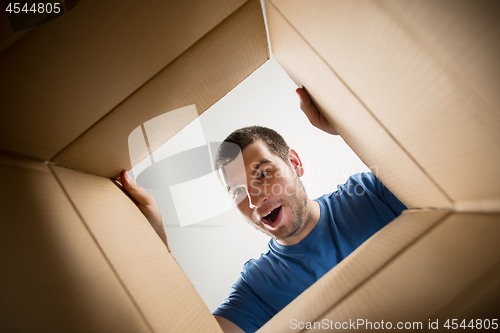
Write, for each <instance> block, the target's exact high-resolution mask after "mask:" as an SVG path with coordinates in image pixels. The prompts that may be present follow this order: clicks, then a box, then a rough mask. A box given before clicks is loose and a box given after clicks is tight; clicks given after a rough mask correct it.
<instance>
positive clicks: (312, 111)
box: [295, 88, 339, 135]
mask: <svg viewBox="0 0 500 333" xmlns="http://www.w3.org/2000/svg"><path fill="white" fill-rule="evenodd" d="M295 92H296V93H297V95H299V98H300V108H301V109H302V111H304V113H305V114H306V116H307V118H308V119H309V121H310V122H311V124H312V125H313V126H314V127H316V128H319V129H320V130H322V131H324V132H326V133H329V134H332V135H339V133H338V132H337V131H336V130H335V128H333V126H332V125H330V123H329V122H328V120H326V118H325V117H323V115H322V114H321V113H320V112H319V110H318V109H317V108H316V105H314V103H313V102H312V101H311V98H310V97H309V94H308V93H307V92H306V91H305V90H304V89H303V88H297V90H295Z"/></svg>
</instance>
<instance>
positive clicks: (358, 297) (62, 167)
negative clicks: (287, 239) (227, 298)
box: [0, 0, 500, 332]
mask: <svg viewBox="0 0 500 333" xmlns="http://www.w3.org/2000/svg"><path fill="white" fill-rule="evenodd" d="M265 3H266V15H267V22H268V29H269V36H270V44H271V47H272V52H273V54H274V56H275V57H276V59H277V60H278V62H279V63H280V65H281V66H282V67H283V68H284V69H285V70H286V72H287V73H288V74H289V75H290V77H291V78H292V79H293V80H294V81H295V82H296V83H297V85H299V86H304V87H305V88H306V89H307V91H308V92H309V94H310V95H311V97H312V99H313V101H314V102H315V104H316V105H317V106H318V107H319V108H320V109H321V111H322V112H323V113H324V115H325V117H326V118H327V119H328V121H329V122H331V123H332V125H334V126H335V128H336V129H337V130H338V131H339V133H340V134H341V135H342V137H343V138H344V139H345V140H346V142H347V143H348V144H349V145H350V146H351V147H352V148H353V150H354V151H355V152H356V153H357V154H358V155H359V156H360V157H361V159H362V160H363V161H364V162H365V163H366V164H367V165H369V166H376V167H377V168H378V176H379V178H380V179H381V180H382V181H383V182H384V184H386V185H387V186H388V188H389V189H390V190H391V191H392V192H393V193H395V194H396V195H397V196H398V197H399V198H400V199H401V200H402V201H403V202H404V203H405V204H406V205H407V206H408V207H410V208H412V210H414V211H411V212H408V213H405V214H403V215H402V216H400V217H399V218H398V219H397V220H396V221H394V222H393V223H391V224H390V225H389V226H388V227H387V228H385V229H383V230H382V231H381V232H380V233H379V234H377V235H375V236H374V237H373V238H372V239H370V240H369V241H368V242H367V243H365V244H364V245H363V246H362V247H360V248H359V249H358V250H357V251H356V252H355V253H353V255H352V256H350V257H349V258H348V259H346V260H345V261H344V262H343V263H342V264H341V265H338V266H337V267H336V268H334V269H333V270H332V271H331V272H330V273H328V274H327V275H325V277H323V278H322V279H321V280H320V281H318V283H316V284H315V285H313V286H312V287H311V288H310V289H308V290H306V292H304V293H303V294H302V295H301V296H299V298H297V299H296V300H295V301H294V302H292V303H290V305H289V306H288V307H286V308H285V309H284V310H283V311H282V312H281V313H280V314H278V315H277V316H276V317H275V318H273V319H272V320H271V321H270V322H269V323H268V324H266V325H265V326H264V327H263V328H262V331H263V332H265V331H269V332H280V331H287V330H289V329H290V326H289V325H290V320H291V319H296V318H298V319H297V320H299V319H301V320H304V321H316V320H319V319H324V318H326V319H329V320H334V321H340V322H343V321H346V320H347V319H355V318H356V319H357V318H359V317H360V316H363V317H364V318H366V319H369V320H373V321H377V320H381V319H382V320H401V321H406V320H421V321H423V322H426V321H427V320H434V319H445V318H451V317H452V316H462V317H464V318H465V317H469V316H473V315H481V316H487V315H494V314H495V310H496V309H498V308H499V307H498V297H496V296H497V295H498V293H499V290H500V286H499V284H498V281H499V278H498V277H499V262H498V256H497V253H498V245H497V239H498V236H499V235H500V230H499V228H498V225H499V217H500V216H499V212H500V186H499V185H500V175H499V174H498V167H499V165H500V160H499V159H500V155H499V154H498V151H499V150H500V137H499V136H500V131H499V128H500V116H499V115H500V112H499V111H500V100H499V99H498V98H499V97H498V93H497V91H498V90H499V88H500V79H499V78H500V75H499V74H500V66H498V61H497V59H499V56H500V47H499V44H498V40H499V39H500V38H499V37H500V29H499V26H498V25H499V21H498V20H497V17H498V13H499V4H498V2H496V1H487V0H485V1H474V2H460V3H457V2H454V1H451V0H440V1H433V2H425V3H424V2H400V1H393V0H377V1H372V2H352V1H321V0H317V1H312V2H307V3H305V2H303V1H298V0H297V1H289V0H287V1H285V0H266V2H265ZM171 6H172V3H170V2H164V3H163V2H162V3H156V4H155V5H152V6H151V7H143V6H141V5H140V4H127V5H126V6H125V5H122V3H121V2H119V1H108V2H106V4H102V3H101V2H98V1H94V0H93V1H85V2H80V3H79V4H78V5H77V6H76V7H75V8H74V9H72V10H71V11H70V12H68V13H66V14H65V15H63V16H61V17H60V18H58V19H56V20H53V21H50V22H47V23H46V24H43V25H41V26H38V27H35V28H33V29H31V30H28V31H25V32H22V33H20V34H18V35H15V34H12V33H11V32H9V30H8V29H9V28H10V27H9V26H8V25H7V24H4V23H2V25H0V28H1V29H2V30H1V35H0V36H1V42H2V47H1V48H0V50H1V54H0V74H1V77H2V80H1V82H2V89H0V103H1V104H0V106H1V109H2V112H1V114H0V128H1V131H0V151H1V163H0V165H1V168H2V170H3V172H2V174H3V177H2V179H1V182H2V186H1V187H2V192H1V195H2V197H1V198H2V200H1V203H0V205H1V208H2V209H1V211H2V217H3V219H4V220H5V221H9V222H11V223H3V224H2V227H1V228H2V232H1V233H0V235H1V236H0V237H2V242H0V243H1V244H2V245H1V248H2V251H1V253H2V262H5V263H6V264H7V268H8V269H6V272H7V274H2V283H1V285H2V295H6V297H2V301H1V302H2V303H1V304H2V323H3V325H5V326H6V327H7V328H12V329H13V330H14V329H16V330H33V329H37V330H38V331H43V330H47V331H51V330H52V331H53V330H58V329H59V330H72V331H75V330H77V331H78V330H80V331H89V330H91V331H103V332H107V331H110V330H120V331H127V330H130V331H163V330H166V328H167V327H169V328H170V327H173V328H174V330H175V331H186V332H187V331H201V330H203V331H205V332H218V331H220V328H219V327H218V325H217V324H216V322H215V321H214V320H213V317H212V316H211V315H210V313H209V311H208V310H207V309H206V307H205V306H204V305H203V303H202V302H201V300H200V299H199V297H198V295H197V293H196V291H195V290H194V289H193V288H192V285H191V284H190V283H189V281H188V280H187V278H186V277H185V275H184V273H183V272H182V270H181V269H180V268H179V267H178V265H177V264H176V262H175V260H173V258H172V257H171V256H169V255H168V253H165V250H164V248H163V247H162V244H161V243H160V242H159V240H158V239H157V238H155V235H154V233H153V231H152V230H151V228H149V227H148V224H147V221H146V220H145V218H144V217H142V216H141V215H140V213H139V212H138V210H137V209H136V208H135V207H134V205H133V203H132V202H131V201H130V200H129V199H128V198H127V197H126V196H125V195H124V194H123V193H122V192H121V191H120V190H119V189H118V188H117V187H116V186H115V185H114V184H113V183H112V182H111V181H110V180H109V179H108V178H114V177H116V176H117V175H118V173H119V172H120V171H121V170H123V169H130V167H131V166H132V165H131V164H130V158H129V151H128V136H129V134H130V133H131V132H132V131H133V130H134V129H135V128H137V127H138V126H139V125H140V124H143V123H145V122H147V121H148V120H149V119H152V118H154V117H156V116H159V115H161V114H164V113H165V112H167V111H172V110H176V109H178V108H181V107H185V106H188V105H193V104H194V105H196V112H197V113H198V114H201V113H203V112H204V111H205V110H206V109H208V108H209V107H210V106H211V105H212V104H213V103H215V102H216V101H217V100H219V99H221V98H222V97H223V96H224V95H225V94H226V93H227V92H228V91H229V90H231V89H232V88H233V87H234V86H236V85H237V84H238V83H239V82H241V81H242V80H243V79H244V78H245V77H247V76H248V75H250V73H252V72H253V71H254V70H255V69H256V68H258V67H259V66H260V65H261V64H262V63H264V62H265V61H266V60H267V59H268V58H269V51H268V47H267V37H266V31H265V27H264V22H263V17H262V11H261V7H260V3H259V2H258V1H256V0H251V1H247V2H245V1H229V0H219V1H211V2H203V1H196V0H192V1H183V2H182V4H177V5H176V6H177V7H176V10H172V8H173V7H171ZM179 13H183V14H182V15H180V14H179ZM4 14H5V13H3V14H2V15H4ZM4 16H5V15H4ZM4 18H5V17H4ZM2 22H7V21H6V19H5V20H4V19H3V20H2ZM89 22H92V24H90V23H89ZM221 50H223V51H224V52H221ZM222 53H223V55H222ZM138 110H139V111H138ZM175 121H179V124H184V123H185V122H186V121H187V120H186V119H179V120H175ZM180 126H181V127H182V126H183V125H180ZM178 130H180V128H177V129H168V130H165V131H164V132H163V133H159V137H158V138H155V140H156V139H157V142H163V141H165V140H166V139H167V138H170V137H171V136H172V135H173V133H175V132H176V131H178ZM152 141H154V140H152ZM150 148H151V146H150ZM137 151H139V155H140V154H144V157H146V156H147V151H144V152H140V151H141V149H140V148H138V149H137ZM138 159H139V160H140V156H139V157H138ZM45 161H50V163H44V162H45ZM394 238H396V239H397V240H398V241H397V242H394V240H393V239H394ZM131 249H136V250H137V251H136V252H134V251H133V250H131ZM372 251H373V252H372ZM376 253H379V255H376V258H377V260H374V259H373V255H374V254H376ZM138 267H139V268H138ZM165 267H168V269H165ZM145 281H147V283H146V282H145ZM166 309H170V310H171V312H169V314H168V315H165V310H166ZM21 313H22V314H26V313H28V316H29V320H24V318H25V317H21V316H20V314H21ZM61 313H62V315H61ZM496 314H498V313H496ZM61 318H63V319H61Z"/></svg>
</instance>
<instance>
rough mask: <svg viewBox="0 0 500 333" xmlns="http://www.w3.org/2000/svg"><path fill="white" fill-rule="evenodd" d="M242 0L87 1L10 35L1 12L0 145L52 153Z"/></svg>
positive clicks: (37, 153)
mask: <svg viewBox="0 0 500 333" xmlns="http://www.w3.org/2000/svg"><path fill="white" fill-rule="evenodd" d="M243 3H244V1H243V0H236V1H235V0H214V1H199V0H187V1H186V0H183V1H154V2H147V3H142V2H134V1H128V2H123V1H119V0H112V1H104V2H103V1H98V0H86V1H80V2H79V3H78V4H77V5H76V6H75V8H73V9H72V10H71V11H69V12H68V13H67V14H64V15H63V16H61V17H59V18H57V19H55V20H53V21H50V22H47V23H45V24H43V25H40V26H38V27H36V28H34V29H31V30H29V32H27V33H26V32H20V33H16V34H14V35H13V34H12V33H9V32H8V30H7V29H10V27H8V24H7V22H8V20H7V17H6V13H5V12H2V13H1V15H2V22H4V21H5V24H2V25H1V28H2V30H1V31H2V34H1V37H2V40H1V43H2V45H4V44H5V45H6V46H7V45H8V44H9V45H11V47H10V48H8V49H6V50H4V52H3V53H2V54H1V56H0V77H1V78H2V79H1V80H0V82H1V83H0V84H1V85H0V109H1V110H2V112H1V113H0V150H6V151H11V152H17V153H20V154H24V155H28V156H33V157H36V158H38V159H42V160H49V159H51V158H52V157H53V156H54V155H55V154H56V153H57V152H59V151H60V150H61V149H63V148H64V147H66V146H67V145H68V144H69V143H71V142H72V141H73V140H74V139H76V138H77V137H78V136H79V135H81V134H82V133H83V132H84V131H85V130H87V129H88V128H89V127H90V126H92V125H93V124H94V123H96V122H97V121H98V120H99V119H100V118H101V117H103V116H104V115H106V114H107V113H108V112H109V111H110V110H112V109H113V108H115V107H116V106H117V105H119V104H120V103H121V102H122V101H123V100H124V99H126V98H127V97H128V96H130V95H131V94H133V93H134V91H136V90H137V89H138V88H139V87H141V86H142V85H143V84H145V83H146V82H148V81H149V80H150V79H151V77H153V76H154V75H156V74H157V73H159V72H160V71H161V70H162V69H163V68H164V67H165V66H167V65H168V64H169V63H170V62H172V61H173V60H174V59H176V58H177V57H179V55H180V54H182V53H183V52H184V51H186V50H187V49H188V48H189V47H191V45H193V44H194V43H195V42H196V41H198V40H199V39H200V38H202V37H203V36H204V35H205V34H206V33H207V32H208V31H210V30H211V29H213V28H214V27H215V26H217V25H218V24H219V23H220V22H221V21H223V20H224V19H225V18H226V17H227V16H228V15H230V14H231V13H232V12H233V11H235V10H236V9H237V8H238V7H240V6H241V5H242V4H243ZM18 34H19V35H25V37H24V38H22V39H20V40H16V39H19V38H18V37H17V35H18ZM255 67H256V66H255ZM255 67H254V68H255ZM141 111H143V110H141ZM165 111H168V110H165ZM165 111H164V112H165Z"/></svg>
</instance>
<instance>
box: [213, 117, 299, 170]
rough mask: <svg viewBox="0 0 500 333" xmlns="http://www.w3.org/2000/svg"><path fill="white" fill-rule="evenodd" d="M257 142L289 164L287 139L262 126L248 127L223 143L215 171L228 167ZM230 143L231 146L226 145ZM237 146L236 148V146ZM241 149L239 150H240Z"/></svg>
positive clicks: (218, 152) (235, 132) (216, 160)
mask: <svg viewBox="0 0 500 333" xmlns="http://www.w3.org/2000/svg"><path fill="white" fill-rule="evenodd" d="M257 140H262V141H264V142H265V143H266V145H267V147H268V148H269V151H271V152H272V153H273V154H276V155H277V156H279V157H280V158H281V159H282V160H283V161H285V162H286V163H287V164H288V163H289V162H288V152H289V151H290V148H289V147H288V145H287V143H286V141H285V139H283V137H282V136H281V135H279V134H278V132H276V131H275V130H272V129H270V128H267V127H262V126H248V127H243V128H240V129H238V130H236V131H234V132H233V133H231V134H229V136H228V137H227V138H226V139H225V140H224V141H223V142H222V144H221V145H220V146H219V149H218V151H217V156H216V157H215V169H219V168H220V167H222V166H224V165H226V164H227V163H229V162H231V161H232V160H234V159H235V158H236V156H238V154H239V152H240V151H243V149H245V148H246V147H248V146H249V145H251V144H252V143H254V142H255V141H257ZM225 143H230V144H225ZM235 145H236V146H235ZM238 147H239V149H238Z"/></svg>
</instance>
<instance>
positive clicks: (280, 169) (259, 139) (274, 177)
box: [215, 126, 309, 240]
mask: <svg viewBox="0 0 500 333" xmlns="http://www.w3.org/2000/svg"><path fill="white" fill-rule="evenodd" d="M215 166H216V169H217V170H218V171H219V175H220V176H221V180H222V181H223V183H224V185H225V186H226V189H227V190H228V193H229V195H230V196H231V198H232V199H233V201H234V202H235V204H236V205H237V208H238V210H239V211H240V213H241V214H242V215H243V217H244V218H245V220H247V222H249V223H251V224H253V225H254V226H255V227H256V228H257V229H259V230H261V231H263V232H264V233H266V234H268V235H270V236H272V237H274V238H276V239H278V240H283V239H287V238H290V237H293V236H295V235H297V234H298V233H299V232H300V231H301V230H302V229H303V227H304V226H305V224H306V223H307V219H308V218H309V211H308V197H307V194H306V192H305V189H304V186H303V185H302V183H301V182H300V179H299V177H301V176H302V174H303V173H304V169H303V166H302V162H301V161H300V159H299V156H298V155H297V153H296V152H295V151H294V150H291V149H290V148H289V147H288V145H287V144H286V142H285V140H284V139H283V137H281V135H279V134H278V133H276V132H275V131H274V130H271V129H269V128H265V127H259V126H251V127H245V128H242V129H239V130H236V131H234V132H233V133H231V134H230V135H229V136H228V137H227V138H226V140H224V142H223V143H222V144H221V147H220V148H219V151H218V152H217V156H216V159H215Z"/></svg>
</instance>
